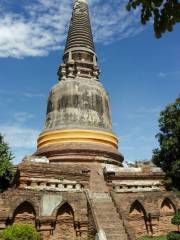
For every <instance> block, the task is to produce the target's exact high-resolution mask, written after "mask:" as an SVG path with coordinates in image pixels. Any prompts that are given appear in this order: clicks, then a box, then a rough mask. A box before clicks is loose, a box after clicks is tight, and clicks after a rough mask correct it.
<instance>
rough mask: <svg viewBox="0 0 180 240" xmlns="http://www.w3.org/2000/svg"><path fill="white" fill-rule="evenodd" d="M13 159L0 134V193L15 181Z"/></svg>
mask: <svg viewBox="0 0 180 240" xmlns="http://www.w3.org/2000/svg"><path fill="white" fill-rule="evenodd" d="M12 159H13V155H12V153H11V151H10V149H9V146H8V144H7V143H5V142H4V138H3V136H2V135H1V134H0V192H2V191H4V190H6V189H7V188H8V187H9V184H10V183H11V181H12V179H13V166H12V162H11V161H12Z"/></svg>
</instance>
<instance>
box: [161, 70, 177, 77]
mask: <svg viewBox="0 0 180 240" xmlns="http://www.w3.org/2000/svg"><path fill="white" fill-rule="evenodd" d="M157 76H158V77H160V78H167V77H179V76H180V71H173V72H159V73H158V74H157Z"/></svg>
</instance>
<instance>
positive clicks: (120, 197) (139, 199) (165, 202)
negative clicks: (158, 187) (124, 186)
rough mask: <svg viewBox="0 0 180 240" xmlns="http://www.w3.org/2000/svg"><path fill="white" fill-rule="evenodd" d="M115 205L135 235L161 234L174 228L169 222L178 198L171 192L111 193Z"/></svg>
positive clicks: (177, 203)
mask: <svg viewBox="0 0 180 240" xmlns="http://www.w3.org/2000/svg"><path fill="white" fill-rule="evenodd" d="M113 197H114V199H115V202H116V205H117V206H118V207H119V208H120V209H121V211H123V213H124V215H125V217H126V219H127V220H128V222H129V224H130V226H131V228H132V230H133V231H134V233H135V235H136V237H140V236H145V235H150V236H151V235H153V236H162V235H166V234H167V233H168V232H170V231H174V230H176V226H174V225H173V224H171V219H172V217H173V215H174V213H175V211H176V210H177V209H178V208H179V207H180V202H179V199H178V198H176V196H175V195H174V194H172V193H167V192H149V193H148V192H146V193H124V194H123V193H119V194H118V193H113Z"/></svg>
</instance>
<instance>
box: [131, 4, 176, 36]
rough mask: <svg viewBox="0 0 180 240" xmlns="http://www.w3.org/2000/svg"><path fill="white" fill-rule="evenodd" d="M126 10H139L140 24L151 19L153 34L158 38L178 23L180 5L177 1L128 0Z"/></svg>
mask: <svg viewBox="0 0 180 240" xmlns="http://www.w3.org/2000/svg"><path fill="white" fill-rule="evenodd" d="M128 1H129V2H128V4H127V10H128V11H130V10H131V9H136V8H137V7H140V9H141V23H142V24H144V25H145V24H146V23H147V22H149V21H150V20H151V19H153V22H154V32H155V35H156V37H157V38H160V37H161V36H162V34H163V33H165V32H166V31H169V32H171V31H172V30H173V27H174V25H175V24H176V23H178V22H180V3H179V1H178V0H128Z"/></svg>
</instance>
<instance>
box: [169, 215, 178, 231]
mask: <svg viewBox="0 0 180 240" xmlns="http://www.w3.org/2000/svg"><path fill="white" fill-rule="evenodd" d="M171 223H172V224H174V225H176V226H177V228H178V231H179V226H180V211H178V212H177V213H176V214H175V215H174V217H173V218H172V220H171Z"/></svg>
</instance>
